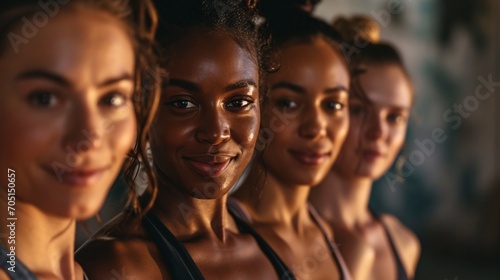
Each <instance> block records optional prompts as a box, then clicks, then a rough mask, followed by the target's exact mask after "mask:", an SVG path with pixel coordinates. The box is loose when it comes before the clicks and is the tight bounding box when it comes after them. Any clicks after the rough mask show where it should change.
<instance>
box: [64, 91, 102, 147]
mask: <svg viewBox="0 0 500 280" xmlns="http://www.w3.org/2000/svg"><path fill="white" fill-rule="evenodd" d="M102 125H103V119H102V116H101V114H100V112H99V108H98V107H97V106H96V105H92V103H91V102H87V101H84V102H81V103H80V104H75V106H74V107H73V108H72V110H71V112H70V113H69V116H68V121H67V123H66V127H67V133H66V135H65V140H64V143H63V144H64V146H65V147H69V148H71V149H72V150H74V151H76V152H77V153H78V154H82V153H87V152H89V151H90V150H94V149H97V148H99V147H100V146H101V145H102V142H103V136H104V135H103V134H104V131H103V129H102Z"/></svg>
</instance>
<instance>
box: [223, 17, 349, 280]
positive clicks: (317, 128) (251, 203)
mask: <svg viewBox="0 0 500 280" xmlns="http://www.w3.org/2000/svg"><path fill="white" fill-rule="evenodd" d="M288 13H290V14H288V15H287V16H286V17H284V18H281V17H280V18H278V17H277V15H271V16H268V18H267V21H268V24H269V26H270V29H271V33H272V36H273V38H274V40H275V43H276V45H277V47H278V49H279V51H280V53H279V57H280V59H281V60H280V62H281V68H280V69H279V70H278V71H277V72H275V73H272V74H270V75H269V78H268V83H267V85H268V87H269V89H270V93H269V96H268V98H267V99H266V100H265V101H264V105H263V114H262V121H261V133H262V138H261V139H260V140H262V141H259V145H258V148H261V150H260V151H258V153H257V154H256V158H255V159H254V161H253V166H252V169H251V171H250V173H249V176H248V177H247V179H246V181H245V182H244V183H243V184H242V186H241V187H240V188H239V189H238V190H237V191H236V192H235V194H234V198H235V199H234V200H230V202H229V203H230V205H231V209H233V210H234V211H235V212H237V213H239V215H240V216H241V217H242V218H244V219H245V220H246V221H247V222H249V223H250V224H251V226H252V227H253V228H254V229H255V230H256V231H257V232H258V233H259V234H260V235H261V236H262V238H263V239H265V240H266V241H267V242H268V243H269V244H270V245H271V247H272V248H273V249H274V250H275V251H276V252H277V253H278V255H279V256H280V257H281V258H282V259H283V260H284V262H285V264H286V265H287V266H288V267H289V268H291V270H292V273H293V274H294V275H296V276H297V278H299V279H350V276H349V273H348V271H347V270H346V268H345V265H344V264H343V261H342V257H341V256H340V254H339V253H338V251H337V248H336V246H335V245H334V244H333V242H332V240H333V232H332V231H331V229H330V228H329V227H328V226H327V225H326V224H324V223H323V221H322V219H321V218H319V216H318V215H317V214H316V212H315V211H314V209H313V208H312V207H310V206H309V204H308V202H307V197H308V194H309V191H310V189H311V187H312V186H314V185H316V184H318V183H319V182H321V180H322V179H323V178H324V176H325V175H326V173H327V172H328V171H329V170H330V168H331V165H332V164H333V162H334V161H335V159H336V157H337V154H338V152H339V150H340V147H341V145H342V143H343V142H344V138H345V136H346V134H347V129H348V123H349V119H348V112H347V106H348V97H349V72H348V68H347V65H346V62H345V60H344V58H343V55H342V51H341V50H340V47H339V44H338V40H339V35H338V33H337V32H336V31H334V30H333V29H332V28H331V27H329V26H328V25H327V24H326V23H324V22H322V21H320V20H317V19H314V18H312V17H310V16H309V15H306V14H304V13H302V12H294V11H292V10H291V11H288ZM290 18H291V19H293V20H291V21H290V20H289V19H290Z"/></svg>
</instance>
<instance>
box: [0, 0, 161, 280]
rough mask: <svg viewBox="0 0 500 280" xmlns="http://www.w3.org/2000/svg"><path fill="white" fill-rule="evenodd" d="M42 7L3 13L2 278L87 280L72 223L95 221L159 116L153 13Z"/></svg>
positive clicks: (104, 6) (3, 8)
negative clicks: (151, 83)
mask: <svg viewBox="0 0 500 280" xmlns="http://www.w3.org/2000/svg"><path fill="white" fill-rule="evenodd" d="M40 3H41V2H40V1H35V0H33V1H29V0H25V1H9V2H7V1H2V2H1V4H0V30H1V32H0V35H1V36H0V38H1V42H0V43H1V49H0V71H1V73H2V75H1V77H0V117H1V118H2V119H3V122H2V125H1V126H0V133H1V135H2V137H1V140H0V141H1V144H0V155H1V157H0V169H1V170H2V174H4V175H2V176H8V178H9V185H8V188H3V187H2V190H1V192H0V200H1V205H2V211H0V217H1V228H2V233H6V234H2V235H1V236H0V250H1V254H0V256H1V257H0V258H1V261H0V268H1V269H0V279H36V278H38V277H39V278H44V279H47V278H50V279H54V278H57V279H83V278H84V273H83V272H82V269H81V267H80V266H79V265H78V264H77V263H76V262H75V261H74V258H73V254H74V242H75V240H74V239H75V223H76V220H82V219H87V218H89V217H90V216H92V215H95V214H96V213H97V211H98V210H99V208H100V207H101V205H102V203H103V201H104V199H105V197H106V194H107V192H108V190H109V188H110V187H111V185H112V183H113V181H114V180H115V178H116V176H117V175H118V172H119V171H120V169H121V167H122V164H123V162H124V160H125V158H126V155H127V153H128V152H130V151H131V149H132V148H133V145H134V141H135V138H136V135H137V134H138V135H139V136H140V137H142V135H143V131H142V130H140V129H139V130H137V122H141V123H145V124H146V125H145V127H146V128H147V126H148V124H147V122H148V119H150V118H151V115H152V114H154V111H155V107H154V106H153V104H154V100H155V99H157V96H158V95H157V94H155V91H154V90H148V89H144V88H143V83H142V80H143V78H145V77H146V74H147V73H148V72H147V70H149V71H150V72H151V73H154V71H155V68H154V64H153V62H154V60H153V59H154V56H153V54H152V50H151V45H152V42H153V40H152V39H153V37H152V34H154V24H153V25H151V26H150V25H147V26H146V25H145V20H146V19H148V18H149V21H150V22H154V19H155V12H154V9H153V8H152V7H151V6H150V4H149V3H148V2H147V1H143V2H138V3H134V4H133V5H132V4H129V3H128V2H124V1H106V2H104V1H91V0H88V1H87V0H81V1H80V0H74V1H71V2H69V3H66V4H64V5H63V4H61V5H59V4H58V3H57V2H55V1H53V3H52V4H47V5H45V4H43V3H41V4H40ZM134 10H136V11H140V12H136V13H133V12H132V11H134ZM139 19H142V20H140V21H139ZM135 150H136V151H135V152H134V154H136V155H137V154H138V151H137V147H135ZM7 173H8V175H7ZM2 180H6V179H2ZM7 205H8V206H10V208H9V209H7ZM4 206H5V208H4ZM5 223H7V225H9V231H5V229H7V227H6V225H5Z"/></svg>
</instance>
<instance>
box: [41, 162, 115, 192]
mask: <svg viewBox="0 0 500 280" xmlns="http://www.w3.org/2000/svg"><path fill="white" fill-rule="evenodd" d="M107 169H108V167H103V168H72V169H71V170H69V171H67V170H64V169H62V170H60V171H59V170H54V169H52V168H45V170H46V171H47V172H48V173H49V174H51V175H52V176H54V177H55V178H56V180H58V181H59V182H60V183H63V184H65V185H68V186H71V187H86V186H91V185H95V183H96V182H97V181H99V179H100V178H101V177H102V176H103V174H104V173H105V172H106V170H107Z"/></svg>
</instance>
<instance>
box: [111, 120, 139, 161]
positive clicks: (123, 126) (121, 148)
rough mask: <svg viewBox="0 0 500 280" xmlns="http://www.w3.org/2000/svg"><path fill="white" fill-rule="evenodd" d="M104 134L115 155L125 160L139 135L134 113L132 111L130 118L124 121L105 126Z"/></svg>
mask: <svg viewBox="0 0 500 280" xmlns="http://www.w3.org/2000/svg"><path fill="white" fill-rule="evenodd" d="M104 133H105V135H106V136H107V138H108V139H107V141H108V144H109V148H110V149H112V151H113V154H114V155H115V156H117V157H118V159H120V160H121V159H122V158H124V157H125V155H126V153H128V151H130V149H131V148H132V146H133V144H134V143H135V139H136V135H137V123H136V121H135V116H134V112H133V111H132V112H131V113H130V114H129V116H127V117H126V118H124V119H122V120H119V121H115V122H111V123H107V124H106V125H105V126H104ZM122 155H123V156H122Z"/></svg>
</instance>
